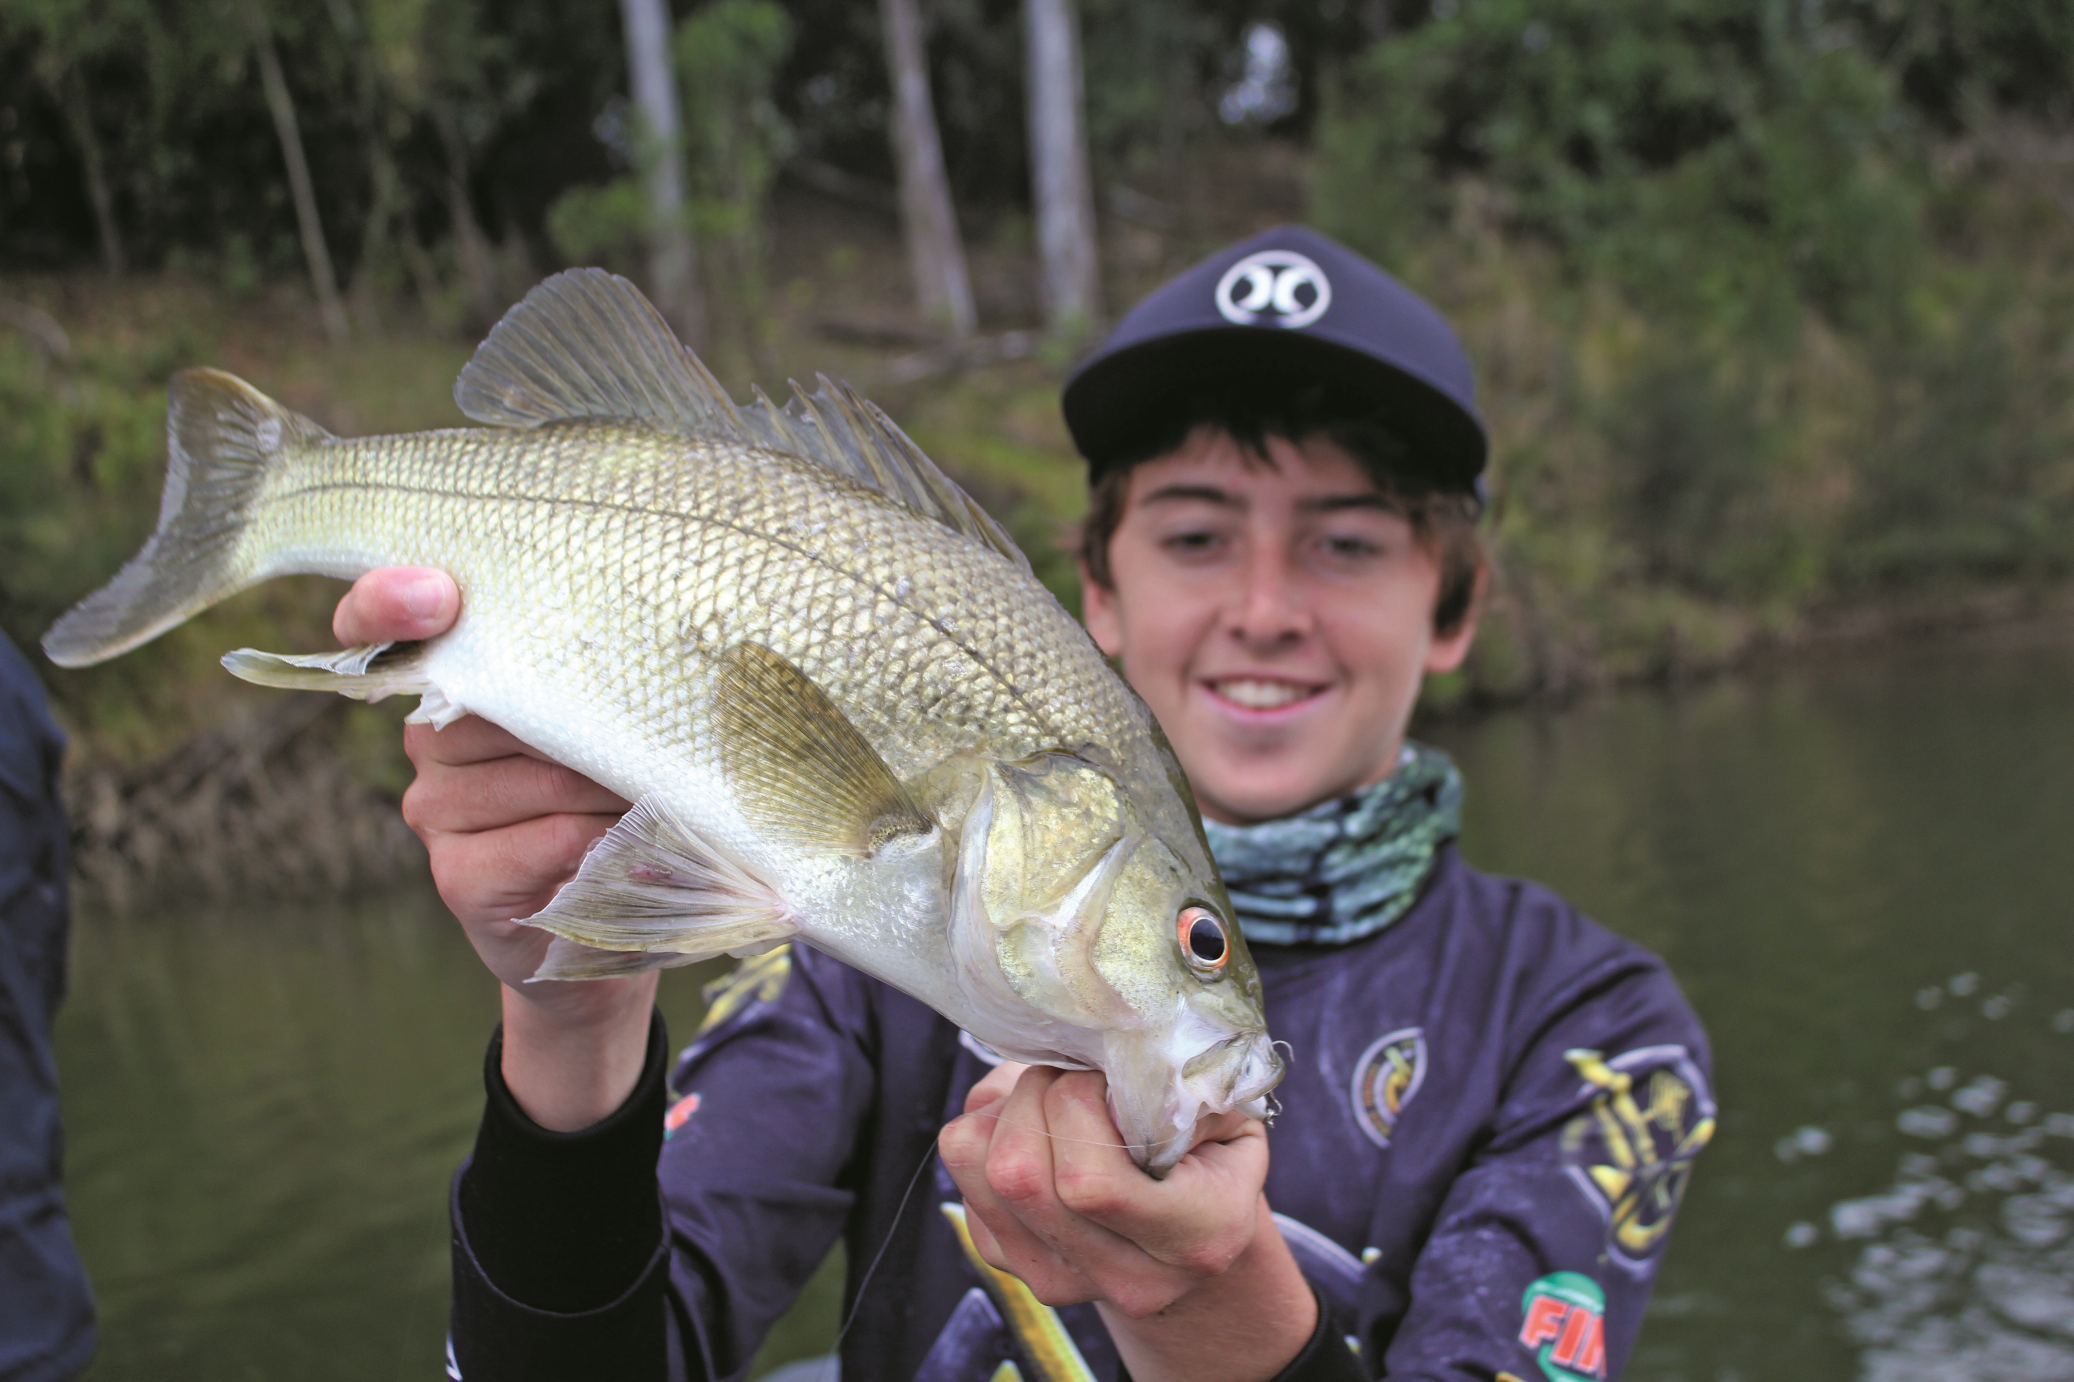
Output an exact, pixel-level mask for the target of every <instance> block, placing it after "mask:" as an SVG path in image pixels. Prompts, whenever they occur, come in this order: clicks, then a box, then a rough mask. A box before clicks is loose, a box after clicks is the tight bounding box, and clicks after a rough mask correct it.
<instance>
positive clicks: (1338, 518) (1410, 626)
mask: <svg viewBox="0 0 2074 1382" xmlns="http://www.w3.org/2000/svg"><path fill="white" fill-rule="evenodd" d="M1267 451H1268V456H1269V459H1270V460H1271V461H1272V464H1267V465H1263V464H1262V463H1261V462H1260V461H1259V460H1258V458H1256V457H1249V456H1248V455H1247V454H1246V453H1245V451H1244V450H1243V449H1242V448H1241V447H1240V446H1239V444H1238V443H1237V442H1236V441H1234V440H1233V439H1232V438H1231V437H1230V436H1228V435H1226V434H1224V433H1222V432H1218V431H1215V430H1213V429H1210V428H1199V429H1197V430H1196V431H1195V432H1194V433H1192V434H1191V435H1190V436H1189V438H1188V440H1187V441H1185V442H1184V443H1182V445H1181V446H1180V447H1178V448H1176V449H1175V450H1174V451H1172V452H1169V453H1168V454H1167V455H1165V456H1161V457H1158V458H1156V459H1154V460H1151V461H1147V462H1145V463H1143V464H1142V465H1140V466H1138V467H1137V469H1136V470H1134V471H1132V473H1131V476H1130V487H1129V490H1128V492H1127V494H1126V497H1125V502H1124V513H1123V519H1122V522H1121V523H1119V524H1118V526H1117V530H1116V536H1115V537H1114V538H1113V539H1112V540H1111V542H1110V545H1109V568H1110V572H1111V575H1112V578H1113V579H1114V581H1115V586H1114V588H1113V589H1105V588H1103V587H1102V586H1100V585H1098V584H1096V583H1095V582H1093V581H1090V580H1086V579H1085V573H1083V584H1084V585H1085V587H1086V609H1087V626H1088V630H1089V632H1091V633H1092V634H1093V635H1094V637H1095V641H1096V642H1097V643H1099V644H1100V645H1101V646H1102V650H1103V651H1104V652H1106V653H1108V654H1109V655H1110V656H1112V657H1117V658H1121V659H1122V662H1123V672H1124V676H1125V677H1126V678H1127V679H1128V680H1129V681H1130V683H1131V685H1132V686H1133V687H1135V688H1136V689H1137V691H1138V694H1139V695H1141V696H1143V697H1144V698H1145V702H1146V704H1148V705H1149V706H1151V707H1152V711H1153V713H1154V714H1155V715H1157V716H1158V717H1159V722H1160V725H1161V727H1163V728H1164V729H1165V730H1166V732H1167V737H1168V738H1169V739H1170V740H1172V741H1173V745H1174V752H1175V753H1176V754H1178V755H1179V756H1180V759H1181V766H1182V768H1183V769H1184V770H1186V772H1187V773H1188V780H1189V782H1190V783H1191V784H1192V785H1193V786H1194V788H1195V793H1196V801H1197V803H1198V804H1199V805H1200V806H1201V808H1202V812H1203V814H1204V815H1205V816H1208V817H1210V818H1211V819H1212V820H1217V821H1224V822H1226V823H1228V824H1246V823H1248V822H1252V821H1261V820H1271V819H1274V818H1276V817H1279V816H1286V815H1289V814H1291V813H1293V812H1296V811H1300V810H1302V809H1304V808H1305V807H1307V806H1311V805H1314V804H1316V803H1317V802H1320V801H1323V800H1325V799H1327V798H1329V797H1334V796H1339V795H1341V794H1343V793H1346V792H1349V791H1352V790H1354V789H1355V788H1358V787H1364V786H1367V785H1368V784H1370V783H1373V782H1379V781H1381V780H1382V779H1383V778H1384V777H1387V776H1388V775H1389V774H1390V772H1391V770H1392V769H1393V768H1395V767H1396V765H1397V755H1398V752H1399V750H1400V748H1401V746H1402V745H1403V742H1404V729H1405V725H1406V724H1407V723H1408V722H1409V720H1410V718H1411V711H1412V705H1413V702H1414V701H1415V700H1416V699H1417V698H1418V693H1419V683H1420V681H1421V679H1422V678H1423V677H1424V676H1425V675H1426V674H1427V673H1428V672H1445V671H1451V670H1453V669H1454V668H1456V667H1458V666H1460V665H1461V662H1462V659H1463V658H1464V657H1465V656H1467V654H1468V652H1469V645H1470V642H1471V640H1472V639H1473V638H1474V637H1475V626H1474V621H1473V619H1470V620H1464V621H1463V624H1462V626H1461V627H1460V628H1459V629H1457V630H1455V631H1453V632H1452V633H1449V634H1447V635H1445V636H1436V635H1435V634H1434V632H1433V606H1434V602H1435V600H1436V598H1437V597H1438V595H1439V592H1440V567H1439V564H1438V563H1437V562H1436V561H1435V560H1434V558H1433V557H1432V555H1431V554H1429V553H1428V552H1427V551H1426V550H1425V549H1424V548H1423V547H1421V546H1420V545H1419V544H1418V543H1417V542H1416V541H1415V540H1414V539H1413V535H1412V527H1411V524H1410V523H1409V522H1408V521H1407V520H1406V519H1405V518H1404V517H1403V516H1402V515H1400V514H1398V513H1396V512H1394V511H1392V510H1391V509H1389V508H1387V507H1385V505H1384V501H1383V497H1382V495H1381V494H1379V493H1378V492H1377V490H1376V488H1375V486H1374V485H1373V484H1372V483H1370V481H1369V479H1368V477H1367V476H1366V475H1365V474H1364V473H1363V472H1362V469H1361V466H1360V464H1359V463H1358V462H1356V461H1355V459H1354V458H1353V457H1352V456H1350V455H1349V454H1348V453H1347V452H1346V451H1345V450H1343V449H1342V448H1341V447H1339V446H1338V445H1336V444H1335V443H1333V442H1331V441H1329V440H1327V439H1325V438H1324V437H1312V438H1309V439H1307V440H1305V441H1304V442H1302V443H1301V444H1294V443H1291V442H1288V441H1286V440H1284V439H1282V438H1279V437H1270V438H1268V439H1267Z"/></svg>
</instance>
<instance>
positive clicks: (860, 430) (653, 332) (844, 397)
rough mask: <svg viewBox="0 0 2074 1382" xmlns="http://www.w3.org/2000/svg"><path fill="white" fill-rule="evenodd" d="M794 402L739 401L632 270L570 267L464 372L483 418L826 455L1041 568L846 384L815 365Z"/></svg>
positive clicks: (469, 406) (472, 409) (469, 398)
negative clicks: (587, 422) (626, 427)
mask: <svg viewBox="0 0 2074 1382" xmlns="http://www.w3.org/2000/svg"><path fill="white" fill-rule="evenodd" d="M816 381H817V382H818V383H819V385H820V387H819V388H818V389H817V390H816V391H815V392H814V393H813V394H812V395H808V394H806V393H805V391H804V390H802V389H801V388H800V387H799V385H798V384H796V383H795V384H794V385H793V386H792V393H793V396H792V400H791V402H789V403H787V404H786V405H785V406H784V407H783V408H779V407H777V406H776V405H774V404H773V403H772V402H771V401H770V400H769V399H768V398H766V397H765V396H764V395H763V392H762V391H761V390H757V391H756V401H755V402H754V403H752V404H751V405H750V406H749V407H747V408H738V407H736V406H735V403H734V400H733V399H731V398H729V397H728V396H727V391H726V390H725V389H723V388H721V387H720V382H719V381H718V380H716V379H715V378H714V377H713V375H712V374H711V372H710V371H708V370H707V369H706V367H705V366H704V365H703V364H701V363H699V359H698V357H697V356H696V355H693V354H692V353H691V352H690V351H689V350H686V349H685V348H684V347H683V345H681V344H680V343H679V342H678V340H677V338H676V336H675V335H674V334H672V333H671V331H670V327H669V324H668V323H667V322H665V321H664V320H663V318H662V314H661V313H659V312H657V311H656V310H655V308H654V307H653V306H651V305H650V304H649V302H648V299H647V298H645V297H643V296H641V290H640V289H638V288H636V287H635V286H634V285H633V284H631V283H629V282H627V280H625V279H623V278H620V277H618V276H616V275H613V274H609V273H606V272H605V271H604V270H603V269H570V270H568V271H567V272H564V273H559V274H556V275H555V276H554V277H552V278H550V279H548V280H547V281H546V282H544V283H542V284H541V285H540V286H539V287H537V288H535V289H534V290H533V291H532V292H530V293H528V294H526V297H525V301H523V302H521V303H519V305H518V306H516V307H514V308H512V309H511V310H510V311H509V312H507V313H505V314H504V320H502V321H500V322H498V323H497V326H496V329H495V330H493V331H491V332H490V334H489V337H488V339H486V340H485V341H484V342H483V343H482V345H481V346H479V347H478V348H477V349H476V352H475V358H474V359H472V360H470V361H469V362H468V367H467V368H466V369H464V370H462V371H461V377H460V379H459V380H458V381H456V383H455V384H454V401H455V402H456V403H458V404H460V405H461V411H462V412H464V413H466V414H468V416H470V417H472V418H474V419H475V420H476V421H478V422H487V423H492V424H495V425H498V426H503V427H537V426H539V425H540V424H541V423H545V422H554V421H558V420H567V419H571V418H638V419H641V420H643V421H646V422H650V423H653V424H654V425H656V426H658V427H664V428H668V429H670V430H672V431H682V432H695V433H699V434H701V435H706V436H721V437H727V438H731V439H733V440H736V441H740V442H745V443H748V444H750V445H755V446H767V447H771V448H773V449H775V450H780V451H784V452H786V453H788V454H790V455H794V456H799V457H801V458H803V459H806V460H811V461H817V462H819V463H820V464H822V465H825V466H827V467H828V468H829V469H830V470H833V471H835V472H837V473H838V474H841V475H846V476H848V477H850V478H851V479H853V480H856V481H858V482H859V483H861V484H865V485H869V486H871V487H872V488H873V489H876V490H878V491H880V492H881V493H883V494H885V495H887V496H888V497H890V498H892V499H895V500H898V501H899V502H900V503H902V504H905V505H906V506H907V507H908V508H910V509H913V510H914V511H915V512H916V513H919V514H921V515H923V516H924V517H927V518H933V519H935V520H937V521H938V522H940V523H942V524H944V525H945V526H946V527H948V528H950V529H952V530H953V531H954V532H960V533H963V534H965V535H966V536H968V537H971V538H974V539H977V540H978V541H980V542H983V543H985V544H986V545H987V546H989V547H991V548H993V549H994V550H995V551H997V552H999V553H1001V554H1002V555H1003V556H1005V557H1007V558H1008V559H1009V560H1011V561H1013V562H1015V563H1017V564H1018V565H1020V566H1021V567H1023V568H1024V569H1025V570H1028V569H1029V565H1030V563H1029V560H1028V558H1026V557H1024V556H1023V554H1022V552H1021V551H1020V550H1018V549H1017V547H1016V545H1015V542H1014V540H1013V539H1011V538H1010V537H1009V536H1008V534H1007V533H1005V532H1003V531H1002V529H1001V526H1000V525H999V524H998V523H996V522H995V521H994V520H993V519H992V518H991V517H990V516H989V515H988V514H987V512H986V510H984V509H982V508H980V506H979V505H978V504H976V503H974V502H973V500H972V498H971V496H969V495H967V494H966V493H965V491H963V490H961V489H959V488H958V486H957V485H956V484H954V483H953V482H952V481H951V479H950V477H949V476H947V475H945V474H944V473H943V472H942V471H941V470H938V469H937V468H936V465H935V463H934V462H932V461H931V460H930V459H929V458H928V457H927V456H925V455H923V454H922V450H921V448H920V447H918V446H916V445H915V444H914V443H913V442H912V441H910V440H908V437H907V434H906V433H904V432H902V431H901V430H900V428H899V427H898V426H896V425H895V424H894V422H893V420H892V419H891V418H889V417H887V416H886V415H885V414H884V413H883V412H881V411H880V410H879V409H878V408H877V407H875V406H873V405H872V404H871V403H869V402H867V401H865V400H864V399H863V398H861V397H859V396H858V394H857V393H856V391H855V390H853V389H851V388H849V387H848V386H847V385H840V384H832V383H830V382H829V381H828V379H827V378H826V377H824V376H818V375H817V376H816Z"/></svg>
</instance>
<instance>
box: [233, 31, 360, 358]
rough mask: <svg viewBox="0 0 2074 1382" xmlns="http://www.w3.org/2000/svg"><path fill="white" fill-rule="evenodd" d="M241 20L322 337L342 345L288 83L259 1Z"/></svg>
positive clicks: (341, 319)
mask: <svg viewBox="0 0 2074 1382" xmlns="http://www.w3.org/2000/svg"><path fill="white" fill-rule="evenodd" d="M245 19H246V22H247V23H248V24H249V25H250V26H251V28H252V45H253V49H254V51H255V52H256V53H257V54H258V57H259V79H260V82H261V83H262V84H263V85H264V86H265V88H266V105H267V110H268V112H269V113H270V114H271V115H272V116H273V118H274V136H275V137H276V138H277V139H279V140H280V141H281V158H282V161H283V162H285V163H286V164H287V165H288V190H289V192H290V194H291V195H292V196H293V197H294V199H295V223H296V226H297V228H298V229H300V230H301V232H302V253H303V259H304V260H305V261H306V262H307V263H308V265H309V270H310V286H311V288H313V289H314V290H315V291H316V294H317V315H318V316H319V317H320V318H321V319H322V320H323V322H324V334H325V335H326V336H328V337H330V338H331V343H332V344H333V345H344V344H345V342H346V338H347V335H348V334H349V333H348V332H347V330H346V309H345V306H344V304H342V303H341V302H340V301H339V296H338V278H337V276H336V275H335V274H333V273H332V270H331V250H330V248H329V247H328V246H327V245H326V244H325V243H324V223H323V222H322V221H321V220H319V219H318V217H317V192H316V188H315V185H314V184H312V183H311V181H310V165H309V161H308V160H307V159H305V158H304V156H303V148H302V132H301V131H300V130H299V129H297V128H296V123H295V102H294V101H293V100H292V99H291V98H290V97H289V95H288V81H287V79H286V77H284V76H283V75H282V72H281V58H280V55H279V54H277V53H276V52H275V51H274V35H273V31H272V30H271V29H269V28H268V27H267V22H266V13H265V12H264V11H263V10H261V9H260V8H259V5H258V0H247V3H246V5H245Z"/></svg>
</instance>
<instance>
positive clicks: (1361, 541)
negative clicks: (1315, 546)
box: [1319, 533, 1383, 561]
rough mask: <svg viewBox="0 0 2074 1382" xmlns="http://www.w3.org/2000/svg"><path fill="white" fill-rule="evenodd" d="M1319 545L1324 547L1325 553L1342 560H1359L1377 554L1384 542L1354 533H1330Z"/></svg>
mask: <svg viewBox="0 0 2074 1382" xmlns="http://www.w3.org/2000/svg"><path fill="white" fill-rule="evenodd" d="M1319 546H1321V547H1322V548H1324V550H1325V555H1327V556H1329V557H1335V558H1338V559H1339V560H1341V561H1359V560H1361V559H1362V558H1364V557H1373V556H1376V555H1377V554H1379V553H1380V552H1381V551H1382V550H1383V547H1382V544H1381V543H1379V542H1377V541H1376V540H1375V539H1374V538H1371V537H1364V536H1361V535H1358V534H1354V533H1336V534H1333V535H1330V536H1328V537H1326V538H1324V539H1323V540H1322V541H1321V542H1320V543H1319Z"/></svg>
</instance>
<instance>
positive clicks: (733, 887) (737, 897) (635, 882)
mask: <svg viewBox="0 0 2074 1382" xmlns="http://www.w3.org/2000/svg"><path fill="white" fill-rule="evenodd" d="M522 921H523V924H525V925H527V926H538V927H540V928H541V929H542V930H545V931H552V932H553V933H554V934H555V935H556V936H557V937H559V938H560V939H558V940H557V941H556V942H555V943H554V945H552V946H551V947H549V949H548V953H547V959H546V960H545V961H544V962H543V963H542V964H541V966H540V968H539V970H538V971H537V972H535V973H534V975H533V978H534V979H536V980H538V979H601V978H605V977H607V976H609V975H614V974H636V973H639V972H640V971H642V970H644V969H659V968H663V967H666V966H669V965H682V964H690V963H692V962H693V961H695V960H706V959H711V958H712V957H713V956H715V955H744V954H754V953H757V952H759V951H763V950H767V949H769V948H770V947H771V946H773V945H775V944H777V943H778V942H779V941H781V940H784V939H786V938H787V937H789V936H791V935H793V934H795V933H796V932H797V931H798V930H799V923H798V922H797V921H796V920H795V919H794V918H793V915H792V909H791V908H790V907H788V906H787V905H786V903H785V900H784V899H783V898H781V897H779V896H778V894H777V893H776V892H775V891H774V890H773V889H772V888H771V887H770V886H769V885H768V884H766V883H764V882H763V881H762V880H761V879H758V878H756V877H755V876H754V875H752V874H751V873H749V872H748V870H746V869H744V868H742V867H741V866H740V865H739V864H736V863H735V862H734V861H733V860H731V859H729V858H727V857H726V856H725V855H723V854H722V853H720V852H719V851H717V850H715V849H713V848H711V847H710V846H708V845H707V844H706V843H705V842H704V841H703V840H701V839H700V838H699V837H698V835H697V833H696V832H694V831H693V830H692V829H691V827H690V826H689V825H687V824H686V823H685V822H684V821H683V820H681V819H680V818H679V817H678V816H677V815H676V813H675V812H673V811H671V810H670V808H669V807H668V806H666V805H664V804H663V803H662V802H661V801H660V800H659V799H657V798H655V797H652V796H649V797H643V798H641V800H639V801H637V802H635V803H634V808H633V809H632V810H631V811H629V812H627V813H626V815H625V816H623V817H621V818H620V821H619V824H617V825H615V826H613V827H612V829H611V830H609V831H607V832H606V833H605V837H604V838H603V839H601V840H599V841H598V842H597V843H596V844H594V845H592V846H591V850H590V853H589V854H587V855H585V856H584V860H583V864H582V866H581V867H580V868H578V869H577V871H576V877H574V878H572V879H570V880H569V882H568V883H567V884H565V885H564V886H563V888H562V890H561V892H559V893H557V894H556V895H555V900H554V901H553V902H551V903H550V904H548V906H547V908H546V909H545V910H544V911H541V912H539V913H538V914H536V915H534V916H530V917H525V918H522Z"/></svg>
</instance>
